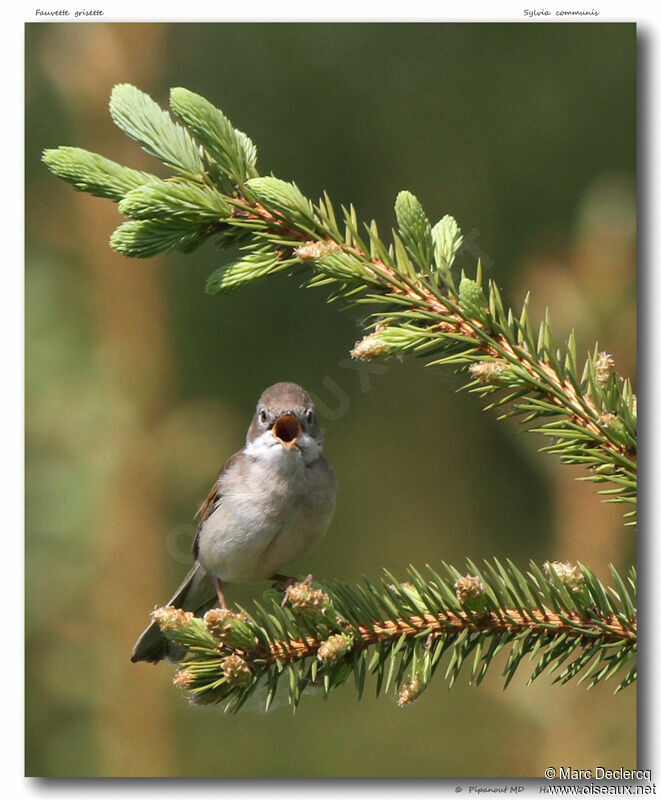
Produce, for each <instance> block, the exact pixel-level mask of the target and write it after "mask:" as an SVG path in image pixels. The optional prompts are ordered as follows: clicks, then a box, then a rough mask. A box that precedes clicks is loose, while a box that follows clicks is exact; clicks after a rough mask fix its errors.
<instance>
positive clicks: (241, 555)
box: [198, 458, 336, 583]
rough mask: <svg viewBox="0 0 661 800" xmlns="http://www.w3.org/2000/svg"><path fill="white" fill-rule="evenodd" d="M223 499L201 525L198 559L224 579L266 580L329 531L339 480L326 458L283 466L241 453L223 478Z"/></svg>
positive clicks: (241, 580) (302, 553) (238, 580)
mask: <svg viewBox="0 0 661 800" xmlns="http://www.w3.org/2000/svg"><path fill="white" fill-rule="evenodd" d="M220 490H221V496H222V498H221V501H220V503H219V505H218V507H217V508H216V510H215V511H214V512H213V513H212V514H211V515H210V516H209V517H208V518H207V519H206V520H205V521H204V523H203V524H202V527H201V528H200V537H199V550H198V559H199V561H200V563H201V564H202V566H203V567H204V568H205V569H206V570H207V571H208V572H210V573H211V574H213V575H215V576H216V577H218V578H220V579H221V580H225V581H229V582H246V583H252V582H256V581H262V580H266V579H268V578H270V577H271V575H273V574H275V573H277V572H280V571H281V570H282V569H283V568H284V567H286V566H287V565H288V564H291V563H292V562H294V561H296V560H298V559H299V558H301V557H302V556H303V555H304V553H305V552H306V551H307V550H308V549H309V548H311V547H312V546H313V545H315V544H316V543H317V542H318V541H319V540H320V539H321V538H322V536H323V535H324V534H325V532H326V529H327V528H328V524H329V522H330V518H331V515H332V513H333V509H334V507H335V491H336V480H335V475H334V473H333V470H332V468H331V467H330V465H329V464H328V462H327V461H326V460H325V459H323V458H320V459H317V460H316V461H315V462H313V463H312V464H310V465H308V466H305V464H304V463H303V461H302V459H298V464H297V463H296V461H294V460H293V459H289V458H287V460H286V462H284V463H283V464H282V468H281V469H278V468H275V469H274V464H273V463H269V464H263V463H260V461H258V460H254V459H250V458H242V459H240V460H239V463H238V464H237V465H236V467H235V468H233V469H231V470H229V471H228V472H227V473H226V474H225V475H223V477H222V483H221V486H220Z"/></svg>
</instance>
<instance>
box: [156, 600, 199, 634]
mask: <svg viewBox="0 0 661 800" xmlns="http://www.w3.org/2000/svg"><path fill="white" fill-rule="evenodd" d="M194 617H195V614H193V612H192V611H183V610H182V609H181V608H175V607H174V606H163V608H157V609H156V610H155V611H152V613H151V618H152V619H153V620H154V621H155V622H157V623H158V625H159V627H160V629H161V630H162V631H181V630H184V629H185V628H187V627H188V626H189V625H190V623H191V622H192V620H193V619H194Z"/></svg>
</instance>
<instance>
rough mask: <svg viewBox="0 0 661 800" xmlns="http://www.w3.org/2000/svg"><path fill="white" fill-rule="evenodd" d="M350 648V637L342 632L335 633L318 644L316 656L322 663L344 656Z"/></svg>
mask: <svg viewBox="0 0 661 800" xmlns="http://www.w3.org/2000/svg"><path fill="white" fill-rule="evenodd" d="M350 649H351V639H350V637H348V636H345V635H344V634H342V633H335V634H333V636H329V637H328V639H326V640H324V641H323V642H322V643H321V644H320V645H319V650H318V651H317V658H318V659H319V661H322V662H323V663H324V664H329V663H332V662H333V661H337V660H338V659H339V658H342V656H345V655H346V654H347V653H348V652H349V650H350Z"/></svg>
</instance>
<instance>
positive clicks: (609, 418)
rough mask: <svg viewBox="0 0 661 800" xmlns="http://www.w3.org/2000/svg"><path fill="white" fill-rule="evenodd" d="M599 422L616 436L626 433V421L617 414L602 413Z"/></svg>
mask: <svg viewBox="0 0 661 800" xmlns="http://www.w3.org/2000/svg"><path fill="white" fill-rule="evenodd" d="M599 422H600V423H601V424H602V425H603V426H604V428H606V429H607V430H609V431H611V433H614V434H615V436H624V435H625V433H626V431H625V428H624V423H623V422H622V420H621V419H620V418H619V417H618V416H617V414H600V415H599Z"/></svg>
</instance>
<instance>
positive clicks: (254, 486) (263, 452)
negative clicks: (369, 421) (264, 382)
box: [131, 383, 337, 663]
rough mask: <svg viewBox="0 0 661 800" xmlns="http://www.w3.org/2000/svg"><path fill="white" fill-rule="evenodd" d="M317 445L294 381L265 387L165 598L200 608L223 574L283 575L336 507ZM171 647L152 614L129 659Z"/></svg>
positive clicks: (240, 577)
mask: <svg viewBox="0 0 661 800" xmlns="http://www.w3.org/2000/svg"><path fill="white" fill-rule="evenodd" d="M322 449H323V433H322V431H321V428H320V427H319V423H318V422H317V416H316V413H315V409H314V405H313V403H312V401H311V399H310V395H309V394H308V393H307V392H306V391H304V390H303V389H302V388H301V387H300V386H298V385H297V384H295V383H276V384H275V385H273V386H270V387H269V388H268V389H266V390H265V391H264V392H263V393H262V396H261V397H260V398H259V402H258V403H257V409H256V411H255V416H254V417H253V419H252V422H251V423H250V427H249V428H248V434H247V436H246V444H245V447H244V448H243V450H240V451H239V452H238V453H235V454H234V455H233V456H232V457H231V458H230V459H228V460H227V461H226V462H225V465H224V466H223V468H222V470H221V471H220V475H219V476H218V479H217V480H216V482H215V483H214V485H213V487H212V489H211V492H209V496H208V497H207V499H206V500H205V501H204V503H203V504H202V506H201V507H200V509H199V511H198V513H197V516H199V527H198V530H197V536H196V537H195V541H194V543H193V556H194V557H195V563H194V564H193V567H192V568H191V570H190V572H189V573H188V575H186V577H185V578H184V580H183V582H182V584H181V586H180V587H179V588H178V589H177V591H176V592H175V593H174V595H173V596H172V597H171V598H170V600H169V601H168V605H171V606H175V607H177V608H182V609H184V610H186V611H194V612H196V613H200V612H201V611H203V610H206V609H207V608H209V607H210V606H212V605H215V601H216V599H217V601H218V602H219V603H220V606H221V608H225V607H226V603H225V595H224V592H223V586H224V584H225V583H226V582H227V583H256V582H258V581H264V580H276V581H286V580H287V576H285V575H282V574H281V570H282V569H283V568H285V567H286V566H287V565H288V564H291V563H292V562H294V561H297V560H298V559H299V558H301V557H302V556H303V555H304V554H305V552H306V551H307V550H308V549H309V548H311V547H312V546H313V545H315V544H316V543H317V542H319V540H320V539H321V538H322V536H323V535H324V534H325V533H326V529H327V528H328V525H329V523H330V519H331V516H332V514H333V510H334V508H335V494H336V491H337V479H336V477H335V473H334V472H333V468H332V467H331V465H330V464H329V463H328V461H326V459H325V458H324V457H323V455H322ZM173 652H174V649H172V650H171V649H170V645H169V642H168V640H167V639H166V637H165V636H164V635H163V633H162V632H161V631H160V629H159V627H158V624H157V623H156V622H152V623H151V625H149V627H148V628H147V629H146V630H145V631H144V632H143V633H142V635H141V636H140V638H139V639H138V641H137V642H136V643H135V646H134V648H133V653H132V654H131V661H151V662H154V663H155V662H157V661H160V660H161V659H162V658H165V657H166V656H168V655H171V654H172V653H173Z"/></svg>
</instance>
